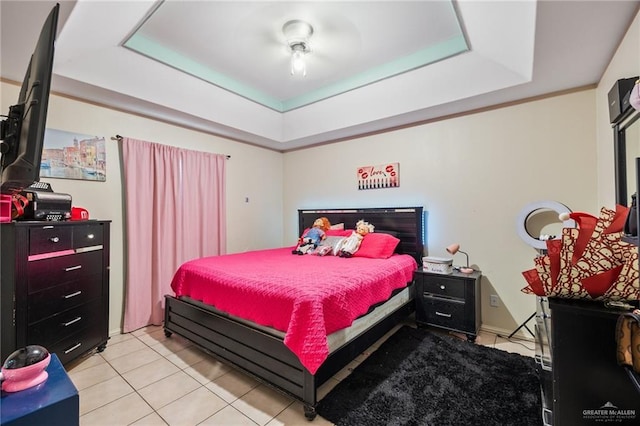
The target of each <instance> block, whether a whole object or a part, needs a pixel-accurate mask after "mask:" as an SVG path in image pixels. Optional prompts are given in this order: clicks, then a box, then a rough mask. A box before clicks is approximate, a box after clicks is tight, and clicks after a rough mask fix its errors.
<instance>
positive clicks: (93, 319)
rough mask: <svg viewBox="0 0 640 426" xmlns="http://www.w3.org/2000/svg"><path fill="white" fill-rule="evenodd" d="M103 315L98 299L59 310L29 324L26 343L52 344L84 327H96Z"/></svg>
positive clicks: (47, 345) (47, 346)
mask: <svg viewBox="0 0 640 426" xmlns="http://www.w3.org/2000/svg"><path fill="white" fill-rule="evenodd" d="M102 315H104V313H103V310H102V309H101V301H100V300H99V299H97V300H95V301H93V302H90V303H87V304H84V305H81V306H78V307H75V308H73V309H69V310H67V311H64V312H60V313H58V314H56V315H53V316H51V317H49V318H46V319H44V320H42V321H39V322H37V323H34V324H31V325H29V327H28V330H27V341H28V344H36V345H42V346H44V347H45V348H47V349H48V348H49V347H50V346H53V345H54V344H56V343H57V342H59V341H60V340H62V339H63V338H64V337H66V336H69V335H71V334H75V333H76V332H79V331H80V330H83V329H85V328H91V327H94V328H95V327H96V325H97V324H100V318H101V317H102Z"/></svg>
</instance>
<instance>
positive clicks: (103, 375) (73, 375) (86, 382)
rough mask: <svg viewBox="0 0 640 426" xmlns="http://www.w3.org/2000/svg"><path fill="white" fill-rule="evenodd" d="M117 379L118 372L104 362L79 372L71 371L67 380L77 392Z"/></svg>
mask: <svg viewBox="0 0 640 426" xmlns="http://www.w3.org/2000/svg"><path fill="white" fill-rule="evenodd" d="M114 377H118V372H117V371H116V370H114V369H113V367H111V366H110V365H109V364H107V363H106V362H105V363H103V364H99V365H94V366H93V367H89V368H85V369H83V370H80V371H71V372H70V373H69V378H70V379H71V381H72V382H73V384H74V385H75V387H76V389H78V391H81V390H83V389H86V388H88V387H91V386H93V385H96V384H98V383H102V382H105V381H107V380H109V379H112V378H114Z"/></svg>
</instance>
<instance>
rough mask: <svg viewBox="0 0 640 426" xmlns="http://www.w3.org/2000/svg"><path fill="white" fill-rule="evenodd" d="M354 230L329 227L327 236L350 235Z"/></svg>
mask: <svg viewBox="0 0 640 426" xmlns="http://www.w3.org/2000/svg"><path fill="white" fill-rule="evenodd" d="M352 232H353V229H351V230H350V229H328V230H327V237H348V236H349V235H351V233H352Z"/></svg>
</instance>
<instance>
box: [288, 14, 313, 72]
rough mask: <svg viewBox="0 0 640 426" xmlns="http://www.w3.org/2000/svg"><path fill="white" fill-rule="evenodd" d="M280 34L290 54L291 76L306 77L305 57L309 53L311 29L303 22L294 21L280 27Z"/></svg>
mask: <svg viewBox="0 0 640 426" xmlns="http://www.w3.org/2000/svg"><path fill="white" fill-rule="evenodd" d="M282 33H283V34H284V36H285V39H286V40H287V46H288V47H289V51H290V53H291V75H301V76H303V77H304V76H306V75H307V64H306V60H305V56H306V55H307V54H308V53H310V52H311V46H310V45H309V38H310V37H311V35H312V34H313V27H312V26H311V25H310V24H308V23H306V22H304V21H301V20H299V19H294V20H292V21H288V22H287V23H285V24H284V25H283V26H282Z"/></svg>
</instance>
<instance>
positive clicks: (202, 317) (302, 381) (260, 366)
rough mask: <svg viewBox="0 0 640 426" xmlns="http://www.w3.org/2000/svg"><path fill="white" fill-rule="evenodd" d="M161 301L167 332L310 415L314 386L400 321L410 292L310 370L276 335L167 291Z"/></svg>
mask: <svg viewBox="0 0 640 426" xmlns="http://www.w3.org/2000/svg"><path fill="white" fill-rule="evenodd" d="M410 290H411V291H413V288H410ZM165 302H166V305H165V322H164V328H165V333H166V334H167V335H171V333H176V334H178V335H180V336H182V337H184V338H186V339H188V340H189V341H191V342H193V343H194V344H196V345H198V346H200V347H202V348H203V349H205V350H206V351H207V352H209V353H211V354H212V355H213V356H215V357H216V358H217V359H220V360H221V361H223V362H225V363H227V364H230V365H232V366H234V367H236V368H238V369H240V370H242V371H244V372H245V373H247V374H249V375H250V376H252V377H254V378H256V379H257V380H259V381H260V382H262V383H265V384H267V385H269V386H271V387H273V388H275V389H276V390H279V391H281V392H284V393H285V394H287V395H289V396H292V397H294V398H295V399H297V400H299V401H301V402H303V403H304V405H305V415H306V416H307V418H309V419H313V418H314V417H315V406H316V403H317V390H318V387H319V386H320V385H322V384H323V383H324V382H325V381H327V380H328V379H329V378H331V377H332V376H333V375H334V374H335V373H337V372H338V371H339V370H340V369H342V368H343V367H344V366H346V365H347V364H348V363H349V362H351V361H352V360H353V359H355V358H356V357H357V356H358V355H359V354H361V353H362V352H363V351H364V350H365V349H367V348H368V347H369V346H371V345H372V344H373V343H375V342H376V340H378V339H379V338H381V337H382V336H383V335H384V334H385V333H387V332H388V331H389V330H391V329H392V328H393V327H394V326H395V325H396V324H398V323H400V322H401V321H403V320H404V319H405V318H406V317H407V316H408V315H409V314H411V312H412V311H413V306H414V305H413V297H411V298H410V301H409V302H408V303H406V304H404V305H402V306H401V307H399V308H398V309H397V310H396V311H394V312H393V313H392V314H390V315H388V316H386V317H385V318H383V319H382V320H380V321H379V322H378V323H376V324H375V325H374V326H372V327H370V328H369V329H368V330H367V331H365V332H364V333H362V334H361V335H359V336H358V337H357V338H356V339H354V340H352V341H351V342H349V343H348V344H346V345H344V346H342V347H341V348H339V349H338V350H336V351H334V352H333V353H332V354H331V355H330V356H329V357H328V358H327V360H326V361H325V362H324V363H323V364H322V366H321V367H320V369H319V370H318V371H317V373H316V374H315V375H312V374H311V373H310V372H309V371H308V370H307V369H306V368H304V367H303V366H302V364H301V363H300V361H299V360H298V358H297V357H296V356H295V355H294V354H293V353H292V352H291V351H290V350H289V348H287V347H286V346H285V344H284V342H283V340H282V339H280V338H278V337H275V336H272V335H270V334H267V333H265V332H263V331H261V330H259V329H255V328H252V327H250V326H248V325H246V324H243V323H240V322H238V321H235V320H233V319H231V318H227V317H225V316H222V315H220V314H218V313H216V312H213V311H211V310H207V309H205V308H203V307H201V306H197V305H195V304H193V303H190V302H189V301H185V300H182V299H179V298H176V297H173V296H169V295H167V296H165Z"/></svg>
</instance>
